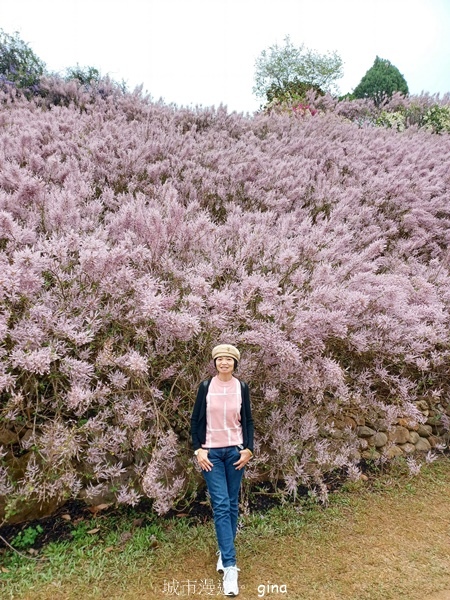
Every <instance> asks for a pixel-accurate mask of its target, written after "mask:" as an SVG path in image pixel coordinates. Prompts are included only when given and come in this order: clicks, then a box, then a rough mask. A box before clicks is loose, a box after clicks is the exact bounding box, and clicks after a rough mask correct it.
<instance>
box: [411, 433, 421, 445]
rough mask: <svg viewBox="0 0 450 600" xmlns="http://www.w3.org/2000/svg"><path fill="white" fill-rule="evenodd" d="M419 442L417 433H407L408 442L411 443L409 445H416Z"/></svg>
mask: <svg viewBox="0 0 450 600" xmlns="http://www.w3.org/2000/svg"><path fill="white" fill-rule="evenodd" d="M419 440H420V435H419V434H418V433H417V431H410V432H409V441H410V442H411V444H417V442H418V441H419Z"/></svg>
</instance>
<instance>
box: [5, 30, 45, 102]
mask: <svg viewBox="0 0 450 600" xmlns="http://www.w3.org/2000/svg"><path fill="white" fill-rule="evenodd" d="M44 71H45V63H44V62H43V61H42V60H41V59H40V58H38V57H37V56H36V54H35V53H34V52H33V50H31V48H30V47H29V46H28V44H26V43H25V42H24V41H23V40H21V39H20V37H19V34H18V33H17V32H16V33H14V35H10V34H8V33H6V32H5V31H3V30H2V29H0V81H1V82H2V83H10V84H13V85H15V86H16V87H18V88H23V89H27V90H31V91H33V88H34V87H35V86H37V85H38V84H39V81H40V78H41V77H42V75H43V74H44Z"/></svg>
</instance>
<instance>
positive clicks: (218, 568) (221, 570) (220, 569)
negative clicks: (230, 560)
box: [216, 550, 223, 573]
mask: <svg viewBox="0 0 450 600" xmlns="http://www.w3.org/2000/svg"><path fill="white" fill-rule="evenodd" d="M216 554H217V556H218V559H217V567H216V571H217V572H218V573H223V563H222V554H221V553H220V550H218V551H217V552H216Z"/></svg>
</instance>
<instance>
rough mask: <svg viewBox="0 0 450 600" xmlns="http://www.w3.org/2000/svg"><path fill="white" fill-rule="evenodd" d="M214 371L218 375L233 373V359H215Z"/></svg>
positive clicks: (219, 357) (227, 357) (223, 357)
mask: <svg viewBox="0 0 450 600" xmlns="http://www.w3.org/2000/svg"><path fill="white" fill-rule="evenodd" d="M216 369H217V371H218V372H219V373H232V372H233V371H234V359H233V358H231V357H230V356H218V357H217V358H216Z"/></svg>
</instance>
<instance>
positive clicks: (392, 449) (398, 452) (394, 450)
mask: <svg viewBox="0 0 450 600" xmlns="http://www.w3.org/2000/svg"><path fill="white" fill-rule="evenodd" d="M383 454H384V456H387V458H389V459H391V458H395V457H396V456H403V450H402V449H401V448H400V446H388V447H387V448H385V449H384V451H383Z"/></svg>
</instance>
